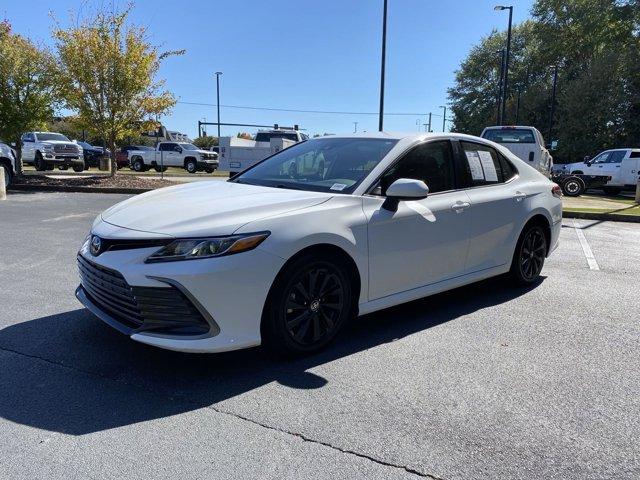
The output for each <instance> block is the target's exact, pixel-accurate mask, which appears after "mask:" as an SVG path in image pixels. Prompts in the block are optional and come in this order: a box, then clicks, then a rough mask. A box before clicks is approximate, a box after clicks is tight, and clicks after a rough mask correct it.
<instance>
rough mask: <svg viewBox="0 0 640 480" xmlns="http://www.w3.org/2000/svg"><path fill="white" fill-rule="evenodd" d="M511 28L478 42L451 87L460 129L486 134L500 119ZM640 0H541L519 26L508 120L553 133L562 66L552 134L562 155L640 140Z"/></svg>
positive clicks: (514, 44) (579, 155)
mask: <svg viewBox="0 0 640 480" xmlns="http://www.w3.org/2000/svg"><path fill="white" fill-rule="evenodd" d="M505 40H506V38H505V34H504V32H495V31H494V32H492V33H491V34H490V35H489V36H487V37H485V38H483V39H482V41H481V42H480V43H479V44H478V45H477V46H475V47H473V48H472V50H471V51H470V53H469V55H468V56H467V58H466V59H465V60H464V61H463V62H462V64H461V66H460V69H459V70H458V71H457V72H456V81H455V85H454V86H453V87H452V88H450V89H449V100H450V102H451V104H452V112H453V116H454V123H453V129H454V130H455V131H460V132H465V133H471V134H475V135H478V134H479V133H480V132H481V131H482V129H483V128H484V127H485V126H488V125H494V124H495V122H496V116H495V112H496V111H497V104H496V102H497V90H498V75H499V74H498V67H499V58H498V55H497V54H496V53H495V52H496V50H498V49H500V48H502V47H503V46H504V45H505ZM638 58H640V2H639V1H638V0H626V1H625V0H537V1H536V2H535V3H534V5H533V8H532V19H531V20H528V21H526V22H524V23H522V24H520V25H517V26H515V28H514V29H513V37H512V57H511V63H510V67H509V84H510V89H509V91H508V92H507V94H508V100H507V105H506V119H505V123H507V124H509V123H513V122H514V121H515V108H516V97H517V94H516V88H515V86H516V85H518V86H520V88H521V92H522V94H521V101H520V115H519V123H521V124H526V125H533V126H535V127H537V128H538V129H539V130H540V131H541V132H543V134H545V135H548V134H547V132H548V130H549V118H550V107H551V87H552V71H553V67H554V66H555V65H558V67H559V76H558V88H557V96H556V114H555V117H554V123H553V130H552V133H551V137H552V138H547V139H546V140H547V141H548V142H550V141H551V140H558V142H559V148H558V150H557V151H556V152H554V159H555V160H556V161H575V160H576V159H577V158H582V157H583V156H584V155H586V154H590V155H593V154H595V153H597V152H598V151H600V150H603V149H606V148H611V147H622V146H632V145H636V144H637V143H638V142H640V63H639V62H638Z"/></svg>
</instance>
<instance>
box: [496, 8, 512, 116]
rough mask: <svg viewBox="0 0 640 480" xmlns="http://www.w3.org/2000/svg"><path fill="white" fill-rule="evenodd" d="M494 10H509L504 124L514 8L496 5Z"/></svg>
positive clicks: (504, 83)
mask: <svg viewBox="0 0 640 480" xmlns="http://www.w3.org/2000/svg"><path fill="white" fill-rule="evenodd" d="M493 9H494V10H497V11H501V10H509V28H508V30H507V53H506V58H505V60H504V81H503V87H502V110H501V113H502V118H501V120H502V122H504V120H505V115H504V111H505V107H506V106H507V92H508V87H509V55H510V54H511V24H512V22H513V6H512V5H510V6H503V5H496V6H495V7H493Z"/></svg>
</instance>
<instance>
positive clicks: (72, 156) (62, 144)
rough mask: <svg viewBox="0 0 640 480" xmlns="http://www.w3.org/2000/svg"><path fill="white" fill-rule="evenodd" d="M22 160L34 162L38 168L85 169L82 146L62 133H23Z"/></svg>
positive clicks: (75, 170) (41, 169) (77, 170)
mask: <svg viewBox="0 0 640 480" xmlns="http://www.w3.org/2000/svg"><path fill="white" fill-rule="evenodd" d="M20 141H21V142H22V162H23V163H26V164H33V165H34V166H35V167H36V170H38V171H43V170H53V167H72V168H73V171H74V172H81V171H83V170H84V156H83V152H82V147H81V146H80V145H78V144H76V143H73V142H72V141H71V140H69V139H68V138H67V137H65V136H64V135H62V134H61V133H53V132H27V133H25V134H23V135H22V137H21V139H20Z"/></svg>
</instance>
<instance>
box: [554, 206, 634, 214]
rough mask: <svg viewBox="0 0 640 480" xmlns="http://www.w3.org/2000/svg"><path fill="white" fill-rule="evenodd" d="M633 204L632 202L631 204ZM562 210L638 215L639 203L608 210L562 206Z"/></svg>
mask: <svg viewBox="0 0 640 480" xmlns="http://www.w3.org/2000/svg"><path fill="white" fill-rule="evenodd" d="M632 205H634V204H632ZM563 211H564V212H576V213H609V214H611V215H621V216H623V215H631V216H640V205H635V206H631V207H628V208H621V209H615V210H610V209H606V208H577V207H576V208H563Z"/></svg>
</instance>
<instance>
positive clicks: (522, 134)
mask: <svg viewBox="0 0 640 480" xmlns="http://www.w3.org/2000/svg"><path fill="white" fill-rule="evenodd" d="M482 138H486V139H487V140H491V141H492V142H496V143H536V137H535V136H534V135H533V132H532V131H531V130H530V129H528V128H492V129H490V130H487V131H485V132H484V133H483V134H482Z"/></svg>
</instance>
